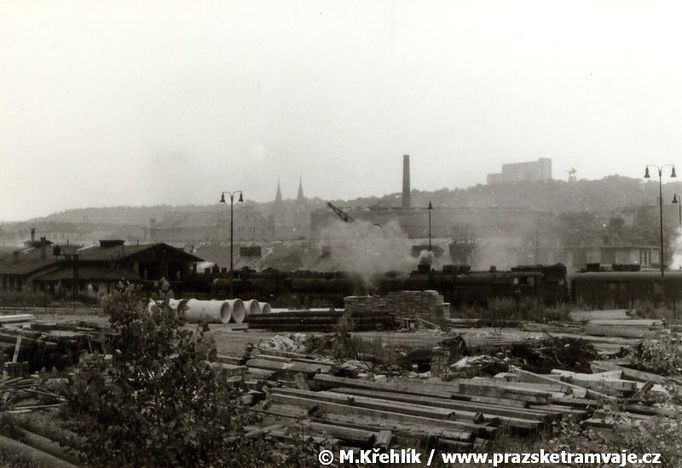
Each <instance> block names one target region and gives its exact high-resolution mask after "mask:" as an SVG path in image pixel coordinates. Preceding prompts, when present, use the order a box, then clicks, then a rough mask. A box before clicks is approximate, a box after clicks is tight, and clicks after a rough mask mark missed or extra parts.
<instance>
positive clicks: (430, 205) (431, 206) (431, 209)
mask: <svg viewBox="0 0 682 468" xmlns="http://www.w3.org/2000/svg"><path fill="white" fill-rule="evenodd" d="M428 210H429V252H431V251H432V250H431V212H432V211H433V205H432V204H431V201H429V207H428Z"/></svg>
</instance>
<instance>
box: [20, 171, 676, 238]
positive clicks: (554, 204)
mask: <svg viewBox="0 0 682 468" xmlns="http://www.w3.org/2000/svg"><path fill="white" fill-rule="evenodd" d="M663 191H664V195H663V198H664V204H667V203H669V202H670V200H672V195H673V193H680V192H682V182H668V183H665V184H664V185H663ZM411 193H412V205H413V207H419V206H424V207H425V206H427V205H428V203H429V201H431V202H432V203H433V205H434V206H443V207H490V206H495V207H509V208H529V209H535V210H546V211H551V212H553V213H564V212H579V211H594V212H602V211H611V210H616V209H620V208H624V207H628V206H642V205H653V204H655V203H656V200H657V197H658V183H657V182H655V181H646V182H644V181H642V180H641V179H635V178H631V177H622V176H615V175H614V176H608V177H604V178H603V179H600V180H578V181H576V182H566V181H561V180H552V181H544V182H518V183H508V184H499V185H481V184H479V185H475V186H472V187H468V188H465V189H459V188H456V189H447V188H443V189H439V190H432V191H424V190H412V192H411ZM400 196H401V194H400V192H394V193H390V194H386V195H383V196H368V197H361V198H355V199H351V200H322V199H320V198H317V197H314V198H308V199H307V204H308V207H309V208H310V209H312V210H314V209H324V208H325V206H326V202H327V201H331V202H332V203H334V204H335V205H338V206H341V207H345V208H351V209H359V208H367V207H384V208H388V207H400V206H401V198H400ZM284 203H285V205H289V204H293V203H295V200H293V199H285V200H284ZM244 205H245V206H250V207H253V208H254V209H255V210H256V211H259V212H261V213H263V214H264V215H265V216H266V217H267V215H268V214H269V213H270V212H271V211H272V206H273V202H266V203H257V202H253V201H249V200H247V201H246V202H245V203H244ZM221 209H225V206H224V205H221V204H219V203H215V204H206V205H179V206H173V205H154V206H112V207H87V208H76V209H69V210H64V211H61V212H57V213H53V214H50V215H48V216H44V217H38V218H31V219H28V220H25V221H18V222H15V223H12V224H24V223H76V224H78V223H92V224H125V225H138V226H148V225H149V222H150V219H156V220H157V221H158V220H160V219H161V218H162V216H163V213H165V212H172V211H206V210H221ZM7 224H10V223H7Z"/></svg>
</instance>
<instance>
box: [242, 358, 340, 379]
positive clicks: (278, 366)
mask: <svg viewBox="0 0 682 468" xmlns="http://www.w3.org/2000/svg"><path fill="white" fill-rule="evenodd" d="M246 365H247V366H248V367H255V368H257V369H266V370H272V371H284V372H301V373H304V374H310V375H312V374H316V373H319V372H323V373H326V372H329V371H330V370H331V366H328V365H324V364H308V363H303V362H275V361H270V360H267V359H257V358H256V359H249V360H248V361H246Z"/></svg>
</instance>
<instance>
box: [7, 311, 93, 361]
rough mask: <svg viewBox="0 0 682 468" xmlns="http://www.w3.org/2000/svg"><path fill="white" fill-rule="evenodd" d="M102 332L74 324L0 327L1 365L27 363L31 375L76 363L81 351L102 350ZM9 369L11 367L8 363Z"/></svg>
mask: <svg viewBox="0 0 682 468" xmlns="http://www.w3.org/2000/svg"><path fill="white" fill-rule="evenodd" d="M105 336H106V335H105V332H104V331H103V330H100V329H94V328H88V327H80V326H76V325H73V326H71V325H63V324H62V325H56V324H45V323H33V324H31V326H30V327H28V328H17V327H9V326H2V327H0V363H1V364H3V365H4V364H10V363H14V364H16V363H28V368H29V371H30V372H35V371H38V370H41V369H43V368H44V369H47V370H50V369H52V368H53V367H54V368H56V369H58V370H62V369H65V368H67V367H69V366H72V365H73V364H75V363H77V362H78V360H79V357H80V354H81V353H83V352H90V353H92V352H94V351H97V350H101V348H102V343H103V341H104V337H105ZM7 367H8V370H9V369H13V368H14V367H16V366H14V365H12V364H10V365H9V366H7Z"/></svg>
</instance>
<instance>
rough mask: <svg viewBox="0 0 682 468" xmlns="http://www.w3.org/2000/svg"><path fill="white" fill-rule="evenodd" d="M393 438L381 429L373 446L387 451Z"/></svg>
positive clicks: (386, 430) (389, 433) (391, 434)
mask: <svg viewBox="0 0 682 468" xmlns="http://www.w3.org/2000/svg"><path fill="white" fill-rule="evenodd" d="M392 438H393V433H392V432H391V431H389V430H388V429H382V430H381V431H379V434H378V435H377V438H376V440H375V441H374V446H375V447H379V448H381V449H384V450H388V449H389V448H390V446H391V439H392Z"/></svg>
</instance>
